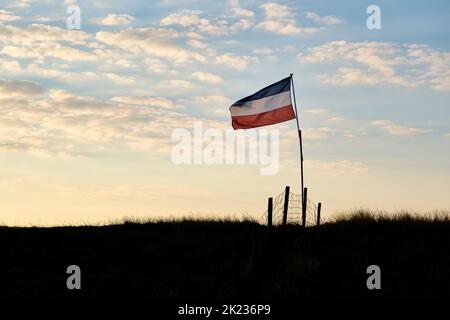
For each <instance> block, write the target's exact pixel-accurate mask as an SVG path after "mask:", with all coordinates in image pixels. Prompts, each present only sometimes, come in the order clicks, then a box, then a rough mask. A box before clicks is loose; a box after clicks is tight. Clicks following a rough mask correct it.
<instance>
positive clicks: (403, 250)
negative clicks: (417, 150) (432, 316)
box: [0, 210, 450, 301]
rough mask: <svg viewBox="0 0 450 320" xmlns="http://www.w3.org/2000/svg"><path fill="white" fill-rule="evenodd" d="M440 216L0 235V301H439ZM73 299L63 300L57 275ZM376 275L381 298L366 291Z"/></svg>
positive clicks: (443, 260) (447, 242) (374, 215)
mask: <svg viewBox="0 0 450 320" xmlns="http://www.w3.org/2000/svg"><path fill="white" fill-rule="evenodd" d="M448 248H450V219H449V212H446V211H442V212H434V213H430V214H428V215H418V214H413V215H411V214H405V213H404V212H398V213H395V214H390V215H388V214H386V213H385V212H369V211H366V210H358V211H355V212H354V213H353V214H348V215H340V216H338V217H336V218H335V219H333V220H332V221H330V222H327V223H325V224H323V225H321V226H319V227H310V228H306V229H302V228H300V227H299V226H296V225H289V226H286V227H274V228H273V230H272V231H271V232H269V231H268V230H267V228H266V227H265V226H263V225H260V224H258V223H257V222H256V221H254V220H252V219H249V218H245V219H241V220H234V219H233V218H221V219H192V218H188V219H184V218H180V219H165V220H161V219H146V220H142V219H135V218H127V219H125V220H121V221H114V223H112V224H110V225H97V226H76V227H70V226H64V227H52V228H40V227H32V228H18V227H0V250H1V253H2V263H1V264H0V283H1V284H2V290H1V291H0V298H41V299H56V300H58V299H63V300H66V299H96V298H105V299H106V298H109V297H115V298H118V297H120V298H133V299H151V300H178V301H185V300H190V301H192V300H202V301H205V300H206V301H211V300H214V301H216V300H220V301H223V300H227V299H239V298H251V299H253V300H254V301H267V300H295V301H300V300H298V299H403V298H404V299H406V298H408V299H411V298H413V299H419V298H448V297H450V293H449V291H448V290H449V288H450V250H449V249H448ZM71 264H77V265H79V266H80V267H81V270H82V290H81V291H79V292H75V291H69V290H67V289H66V286H65V283H66V277H67V275H66V273H65V271H66V268H67V266H69V265H71ZM371 264H376V265H379V266H380V268H381V271H382V290H380V291H369V290H368V289H367V287H366V279H367V277H368V275H367V274H366V268H367V267H368V266H369V265H371Z"/></svg>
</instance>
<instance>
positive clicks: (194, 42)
mask: <svg viewBox="0 0 450 320" xmlns="http://www.w3.org/2000/svg"><path fill="white" fill-rule="evenodd" d="M186 43H187V44H188V45H190V46H191V47H192V48H196V49H204V48H206V47H207V45H206V44H204V43H203V42H201V41H199V40H197V39H189V40H188V41H186Z"/></svg>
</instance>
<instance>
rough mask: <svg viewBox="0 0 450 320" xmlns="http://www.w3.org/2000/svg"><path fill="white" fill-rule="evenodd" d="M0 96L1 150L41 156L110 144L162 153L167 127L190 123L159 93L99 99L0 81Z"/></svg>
mask: <svg viewBox="0 0 450 320" xmlns="http://www.w3.org/2000/svg"><path fill="white" fill-rule="evenodd" d="M176 84H179V82H177V83H176ZM0 100H1V106H2V112H1V113H0V137H1V138H0V151H3V152H10V151H26V152H30V153H32V154H34V155H38V156H45V157H49V156H50V157H53V156H56V157H60V156H71V155H84V154H86V155H87V154H92V153H99V152H103V151H107V150H111V148H113V149H117V148H125V149H133V150H138V151H142V152H152V154H154V153H165V152H168V150H169V151H170V146H171V140H170V133H171V131H172V129H174V128H189V127H192V125H193V121H194V118H193V117H191V116H189V115H186V114H181V113H179V112H174V111H173V110H171V109H173V108H175V107H177V106H176V105H175V104H174V103H173V101H172V100H170V99H167V98H164V97H145V96H117V97H113V98H112V99H111V100H109V101H102V100H99V99H96V98H93V97H89V96H79V95H75V94H73V93H71V92H68V91H65V90H61V89H50V90H48V91H45V90H44V89H43V88H42V87H41V86H40V85H39V84H37V83H33V82H29V81H11V80H1V81H0ZM217 124H220V123H219V122H217Z"/></svg>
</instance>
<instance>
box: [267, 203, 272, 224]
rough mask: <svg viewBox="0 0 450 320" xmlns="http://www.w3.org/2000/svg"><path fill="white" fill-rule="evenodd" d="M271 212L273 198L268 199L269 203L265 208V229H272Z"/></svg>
mask: <svg viewBox="0 0 450 320" xmlns="http://www.w3.org/2000/svg"><path fill="white" fill-rule="evenodd" d="M272 210H273V198H272V197H270V198H269V203H268V206H267V227H268V228H269V229H272Z"/></svg>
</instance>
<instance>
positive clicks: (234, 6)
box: [228, 0, 255, 18]
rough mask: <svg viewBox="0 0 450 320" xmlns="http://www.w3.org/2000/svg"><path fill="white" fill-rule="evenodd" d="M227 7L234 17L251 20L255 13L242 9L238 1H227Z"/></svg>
mask: <svg viewBox="0 0 450 320" xmlns="http://www.w3.org/2000/svg"><path fill="white" fill-rule="evenodd" d="M228 6H229V7H230V10H231V12H232V14H233V16H235V17H246V18H252V17H254V16H255V13H254V12H253V11H252V10H249V9H245V8H242V7H241V4H240V3H239V0H229V1H228Z"/></svg>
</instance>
